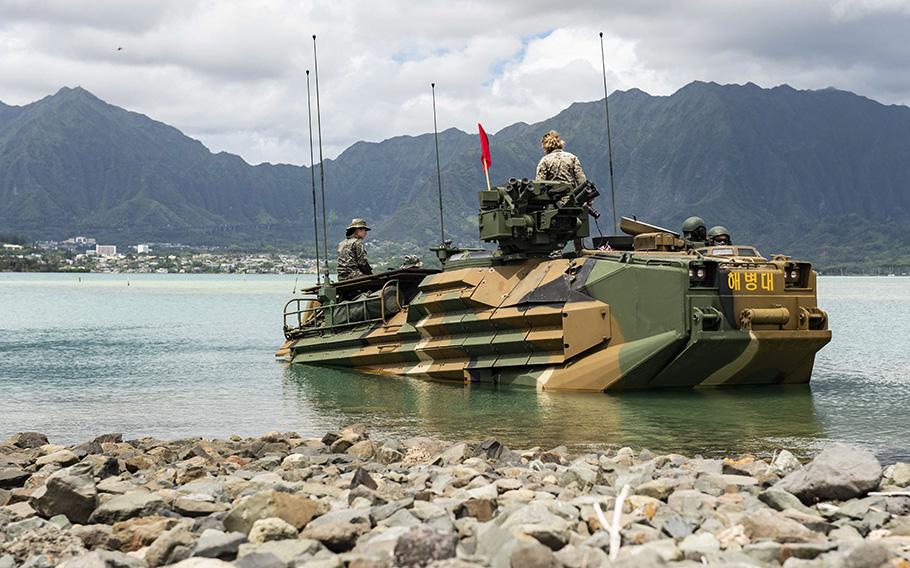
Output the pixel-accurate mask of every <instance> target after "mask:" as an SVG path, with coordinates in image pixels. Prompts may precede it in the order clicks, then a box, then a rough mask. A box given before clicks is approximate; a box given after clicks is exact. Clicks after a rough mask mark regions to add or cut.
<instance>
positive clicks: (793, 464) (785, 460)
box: [771, 450, 803, 475]
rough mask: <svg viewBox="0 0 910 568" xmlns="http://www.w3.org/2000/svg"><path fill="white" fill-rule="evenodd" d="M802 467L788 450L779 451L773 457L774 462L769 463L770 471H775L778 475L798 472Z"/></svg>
mask: <svg viewBox="0 0 910 568" xmlns="http://www.w3.org/2000/svg"><path fill="white" fill-rule="evenodd" d="M802 466H803V464H801V463H800V462H799V460H798V459H796V456H794V455H793V454H792V453H791V452H790V451H789V450H781V451H780V452H778V453H777V455H775V456H774V460H773V461H771V469H772V470H774V471H776V472H777V474H778V475H787V474H788V473H792V472H794V471H796V470H798V469H799V468H801V467H802Z"/></svg>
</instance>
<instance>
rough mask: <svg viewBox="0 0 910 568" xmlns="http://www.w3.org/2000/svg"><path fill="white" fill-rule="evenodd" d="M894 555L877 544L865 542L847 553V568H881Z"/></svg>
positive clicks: (845, 560) (845, 564)
mask: <svg viewBox="0 0 910 568" xmlns="http://www.w3.org/2000/svg"><path fill="white" fill-rule="evenodd" d="M892 558H894V554H893V553H892V552H891V551H890V550H888V549H887V548H885V546H884V545H882V544H880V543H877V542H864V543H862V544H860V545H859V546H857V547H856V548H854V549H853V550H851V551H850V552H848V553H847V556H846V558H844V567H845V568H879V567H880V566H883V565H885V564H887V563H888V562H889V561H890V560H891V559H892Z"/></svg>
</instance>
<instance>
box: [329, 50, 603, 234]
mask: <svg viewBox="0 0 910 568" xmlns="http://www.w3.org/2000/svg"><path fill="white" fill-rule="evenodd" d="M600 65H601V67H602V68H603V76H604V111H605V112H606V114H607V155H608V156H609V162H610V201H611V205H612V207H613V234H614V235H615V234H617V233H618V231H619V229H618V227H617V225H616V183H615V181H614V177H613V134H612V133H611V132H610V97H609V96H608V95H607V59H606V57H605V56H604V33H603V32H600ZM317 84H318V83H317ZM317 88H318V87H317ZM316 92H317V93H318V92H319V91H318V90H317V91H316ZM318 96H319V95H318V94H317V97H318Z"/></svg>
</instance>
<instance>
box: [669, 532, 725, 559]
mask: <svg viewBox="0 0 910 568" xmlns="http://www.w3.org/2000/svg"><path fill="white" fill-rule="evenodd" d="M679 549H680V550H681V551H682V553H683V555H684V556H685V557H686V559H688V560H695V561H698V562H701V561H702V559H706V558H708V557H710V556H711V555H712V554H716V553H718V552H720V542H718V540H717V537H715V536H714V535H713V534H711V533H707V532H705V533H700V534H693V535H689V536H687V537H686V538H684V539H683V540H682V542H681V543H679Z"/></svg>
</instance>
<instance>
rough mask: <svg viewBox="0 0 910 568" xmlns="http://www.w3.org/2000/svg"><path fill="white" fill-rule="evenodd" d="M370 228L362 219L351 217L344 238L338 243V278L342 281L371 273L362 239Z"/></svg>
mask: <svg viewBox="0 0 910 568" xmlns="http://www.w3.org/2000/svg"><path fill="white" fill-rule="evenodd" d="M369 230H370V228H369V227H368V226H367V222H366V221H364V220H363V219H353V220H352V221H351V224H350V225H349V226H348V229H347V232H346V237H347V238H346V239H344V240H343V241H341V242H340V243H338V280H339V281H340V282H343V281H345V280H351V279H353V278H360V277H361V276H367V275H370V274H373V268H372V267H371V266H370V261H368V260H367V251H366V249H365V248H364V246H363V239H364V238H365V237H366V236H367V231H369Z"/></svg>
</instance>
